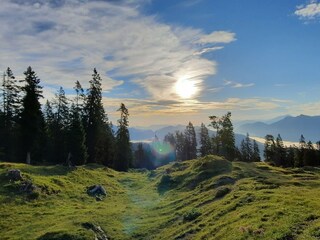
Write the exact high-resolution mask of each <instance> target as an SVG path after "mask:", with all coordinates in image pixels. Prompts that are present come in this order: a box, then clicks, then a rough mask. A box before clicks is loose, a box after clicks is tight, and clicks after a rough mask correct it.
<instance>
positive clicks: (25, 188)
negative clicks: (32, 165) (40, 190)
mask: <svg viewBox="0 0 320 240" xmlns="http://www.w3.org/2000/svg"><path fill="white" fill-rule="evenodd" d="M36 189H37V186H36V185H34V184H33V183H32V182H31V181H30V180H25V181H23V182H22V183H21V185H20V191H21V192H25V193H33V192H34V191H35V190H36Z"/></svg>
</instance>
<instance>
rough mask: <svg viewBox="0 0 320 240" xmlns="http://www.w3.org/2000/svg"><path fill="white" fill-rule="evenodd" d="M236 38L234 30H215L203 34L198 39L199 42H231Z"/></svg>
mask: <svg viewBox="0 0 320 240" xmlns="http://www.w3.org/2000/svg"><path fill="white" fill-rule="evenodd" d="M235 40H236V35H235V33H233V32H227V31H215V32H212V33H210V34H207V35H203V36H202V37H200V39H199V40H198V42H199V43H202V44H203V43H230V42H233V41H235Z"/></svg>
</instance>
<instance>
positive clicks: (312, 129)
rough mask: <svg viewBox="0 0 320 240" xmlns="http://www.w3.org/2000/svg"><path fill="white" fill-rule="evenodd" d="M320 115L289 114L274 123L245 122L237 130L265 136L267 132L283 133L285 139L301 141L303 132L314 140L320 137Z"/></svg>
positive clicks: (275, 134)
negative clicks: (295, 115) (293, 115)
mask: <svg viewBox="0 0 320 240" xmlns="http://www.w3.org/2000/svg"><path fill="white" fill-rule="evenodd" d="M319 126H320V116H306V115H299V116H297V117H292V116H287V117H285V118H283V119H281V120H279V121H276V122H273V123H270V124H268V123H263V122H255V123H248V124H243V125H242V126H240V127H238V128H237V129H236V131H237V132H239V133H242V134H246V133H249V134H250V135H251V136H257V137H264V136H265V135H267V134H272V135H273V136H277V135H278V134H280V135H281V137H282V139H283V140H287V141H299V139H300V136H301V134H303V135H304V137H305V139H306V140H307V141H308V140H311V141H312V142H316V141H319V139H320V128H319Z"/></svg>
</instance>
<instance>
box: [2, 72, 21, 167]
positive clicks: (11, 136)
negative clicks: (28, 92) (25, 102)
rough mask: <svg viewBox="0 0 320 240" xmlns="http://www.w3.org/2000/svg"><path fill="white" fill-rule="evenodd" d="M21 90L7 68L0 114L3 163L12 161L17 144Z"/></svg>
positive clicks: (4, 76)
mask: <svg viewBox="0 0 320 240" xmlns="http://www.w3.org/2000/svg"><path fill="white" fill-rule="evenodd" d="M20 91H21V88H20V87H19V86H18V84H17V80H16V78H15V77H14V75H13V73H12V71H11V69H10V68H9V67H8V68H7V70H6V72H5V73H4V75H3V83H2V110H3V111H2V113H1V116H0V118H1V119H0V149H2V151H3V158H4V159H5V161H9V162H11V161H14V160H15V158H16V148H17V147H18V146H17V142H18V135H17V134H18V124H17V120H18V114H19V110H20V108H21V99H20Z"/></svg>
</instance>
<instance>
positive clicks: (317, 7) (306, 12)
mask: <svg viewBox="0 0 320 240" xmlns="http://www.w3.org/2000/svg"><path fill="white" fill-rule="evenodd" d="M294 14H295V15H297V16H299V17H300V18H302V19H309V20H310V19H314V18H317V17H320V3H318V2H317V1H310V2H309V3H308V4H306V5H300V6H297V10H296V11H295V12H294Z"/></svg>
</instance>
